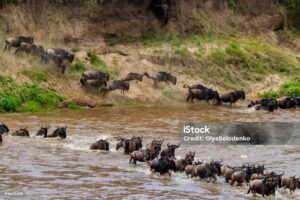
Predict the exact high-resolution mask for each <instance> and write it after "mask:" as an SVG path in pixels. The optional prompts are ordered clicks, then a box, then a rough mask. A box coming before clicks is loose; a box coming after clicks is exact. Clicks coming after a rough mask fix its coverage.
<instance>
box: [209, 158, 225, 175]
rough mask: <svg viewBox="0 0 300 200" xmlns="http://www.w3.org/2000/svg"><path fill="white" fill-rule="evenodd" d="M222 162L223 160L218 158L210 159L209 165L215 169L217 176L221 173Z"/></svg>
mask: <svg viewBox="0 0 300 200" xmlns="http://www.w3.org/2000/svg"><path fill="white" fill-rule="evenodd" d="M222 162H223V160H220V161H214V160H212V161H211V163H210V164H211V166H212V167H214V168H215V169H216V170H217V174H218V176H221V174H222V170H221V167H222Z"/></svg>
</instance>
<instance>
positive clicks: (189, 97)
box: [185, 94, 191, 102]
mask: <svg viewBox="0 0 300 200" xmlns="http://www.w3.org/2000/svg"><path fill="white" fill-rule="evenodd" d="M190 99H191V95H190V94H189V95H188V96H187V98H186V99H185V102H188V101H189V100H190Z"/></svg>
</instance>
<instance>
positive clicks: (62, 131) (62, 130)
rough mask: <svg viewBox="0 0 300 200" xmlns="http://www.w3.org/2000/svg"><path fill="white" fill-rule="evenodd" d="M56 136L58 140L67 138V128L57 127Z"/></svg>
mask: <svg viewBox="0 0 300 200" xmlns="http://www.w3.org/2000/svg"><path fill="white" fill-rule="evenodd" d="M57 131H58V132H57V134H58V136H59V137H60V138H62V139H66V138H67V126H64V127H57Z"/></svg>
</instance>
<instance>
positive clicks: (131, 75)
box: [121, 72, 150, 83]
mask: <svg viewBox="0 0 300 200" xmlns="http://www.w3.org/2000/svg"><path fill="white" fill-rule="evenodd" d="M144 76H147V77H148V78H150V76H149V74H148V73H147V72H145V73H143V74H139V73H133V72H132V73H129V74H128V75H127V76H126V77H125V78H124V79H122V80H121V81H125V82H126V81H134V80H135V81H136V83H137V82H139V81H140V82H142V81H143V77H144Z"/></svg>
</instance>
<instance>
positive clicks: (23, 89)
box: [0, 77, 64, 112]
mask: <svg viewBox="0 0 300 200" xmlns="http://www.w3.org/2000/svg"><path fill="white" fill-rule="evenodd" d="M5 80H6V81H5ZM63 101H64V97H62V96H60V95H58V94H57V93H56V92H55V91H53V90H50V89H42V88H40V87H38V86H37V85H29V84H25V85H18V84H16V83H15V82H13V81H12V80H11V79H10V78H4V77H0V109H1V110H2V111H6V112H42V111H53V110H55V109H56V108H57V107H58V106H59V104H60V103H62V102H63Z"/></svg>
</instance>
